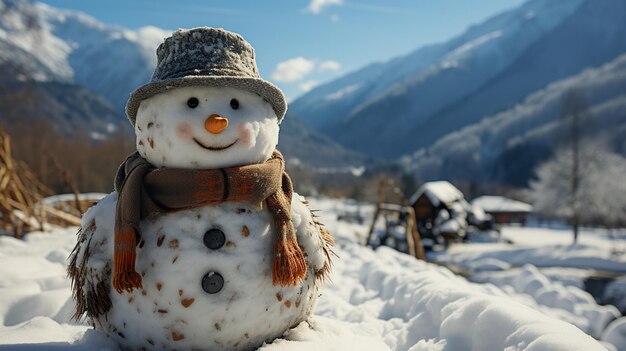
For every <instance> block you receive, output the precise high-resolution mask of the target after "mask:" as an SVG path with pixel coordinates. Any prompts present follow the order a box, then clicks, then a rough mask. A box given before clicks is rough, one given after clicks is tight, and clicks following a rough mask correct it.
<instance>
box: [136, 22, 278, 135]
mask: <svg viewBox="0 0 626 351" xmlns="http://www.w3.org/2000/svg"><path fill="white" fill-rule="evenodd" d="M198 85H202V86H216V87H217V86H220V87H231V88H239V89H244V90H247V91H250V92H252V93H256V94H258V95H260V96H261V97H262V98H263V99H265V100H266V101H267V102H269V103H270V104H271V105H272V107H273V108H274V112H276V116H278V122H280V121H281V120H282V119H283V116H284V115H285V111H286V110H287V101H285V96H284V95H283V92H282V91H281V90H280V89H278V88H277V87H276V86H275V85H274V84H272V83H270V82H268V81H266V80H263V79H262V78H261V76H260V75H259V70H258V69H257V67H256V62H255V61H254V48H252V46H251V45H250V44H249V43H248V42H247V41H245V40H244V39H243V37H242V36H241V35H239V34H237V33H233V32H229V31H226V30H224V29H221V28H209V27H199V28H193V29H189V30H183V29H179V30H177V31H175V32H174V33H173V34H172V36H171V37H169V38H166V39H165V41H164V42H163V43H162V44H161V45H159V48H158V49H157V66H156V68H155V70H154V74H153V75H152V79H150V83H148V84H146V85H144V86H142V87H140V88H139V89H137V90H135V91H134V92H132V93H131V94H130V98H129V99H128V102H127V103H126V115H127V116H128V119H129V120H130V123H132V124H133V125H135V118H136V117H137V109H139V104H140V103H141V101H142V100H145V99H147V98H150V97H152V96H154V95H157V94H160V93H163V92H166V91H168V90H170V89H174V88H178V87H186V86H198Z"/></svg>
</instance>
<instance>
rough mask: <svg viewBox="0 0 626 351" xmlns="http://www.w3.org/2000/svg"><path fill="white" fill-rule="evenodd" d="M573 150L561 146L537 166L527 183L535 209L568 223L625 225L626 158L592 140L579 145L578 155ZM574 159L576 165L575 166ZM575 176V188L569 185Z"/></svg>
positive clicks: (608, 225)
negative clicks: (535, 176) (532, 179)
mask: <svg viewBox="0 0 626 351" xmlns="http://www.w3.org/2000/svg"><path fill="white" fill-rule="evenodd" d="M572 152H573V150H572V149H569V148H561V149H559V150H558V151H557V152H556V153H555V155H554V157H553V158H552V159H550V160H549V161H547V162H545V163H543V164H542V165H540V166H539V167H538V168H537V170H536V175H537V179H536V180H534V181H532V182H531V183H530V188H531V190H530V197H531V199H532V200H533V203H534V205H535V210H536V211H537V212H540V213H543V214H545V215H548V216H554V217H558V218H563V219H567V220H568V221H570V223H572V222H573V221H574V220H576V221H577V222H578V223H579V224H588V225H603V226H607V227H616V226H622V225H625V224H626V181H624V176H625V175H626V158H624V157H622V156H620V155H618V154H615V153H613V152H611V151H609V149H608V148H607V147H605V146H599V145H597V144H593V143H592V142H585V143H582V144H581V145H580V149H579V151H578V157H577V158H575V157H574V156H573V155H572ZM576 159H577V160H578V161H577V162H578V167H574V162H576ZM573 169H576V172H573V171H572V170H573ZM574 177H575V178H576V182H577V183H578V184H577V187H576V188H573V187H572V182H573V181H574ZM576 239H577V238H576V236H575V237H574V241H576Z"/></svg>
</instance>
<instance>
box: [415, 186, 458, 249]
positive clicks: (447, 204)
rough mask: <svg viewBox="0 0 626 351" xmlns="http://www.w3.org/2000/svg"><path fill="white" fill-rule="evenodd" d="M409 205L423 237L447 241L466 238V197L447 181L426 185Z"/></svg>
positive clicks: (418, 191) (416, 193)
mask: <svg viewBox="0 0 626 351" xmlns="http://www.w3.org/2000/svg"><path fill="white" fill-rule="evenodd" d="M409 203H410V204H411V206H412V207H413V209H414V210H415V217H416V218H415V219H416V222H417V224H418V229H419V231H420V233H421V234H422V236H423V237H430V238H435V237H437V236H442V237H444V238H446V239H452V238H459V237H464V236H465V229H466V227H467V221H466V218H467V210H468V208H469V207H470V206H469V204H468V203H467V201H465V197H464V196H463V193H462V192H461V191H460V190H459V189H457V188H456V187H455V186H454V185H452V184H451V183H450V182H447V181H436V182H427V183H424V184H423V185H422V186H421V187H420V188H419V189H418V190H417V191H416V192H415V194H413V196H411V199H410V200H409Z"/></svg>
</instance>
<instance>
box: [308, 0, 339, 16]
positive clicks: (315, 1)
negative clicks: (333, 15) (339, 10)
mask: <svg viewBox="0 0 626 351" xmlns="http://www.w3.org/2000/svg"><path fill="white" fill-rule="evenodd" d="M342 3H343V0H311V2H310V3H309V7H308V8H307V9H308V10H309V12H311V13H314V14H316V15H317V14H318V13H320V12H322V10H323V9H324V8H325V7H328V6H331V5H341V4H342Z"/></svg>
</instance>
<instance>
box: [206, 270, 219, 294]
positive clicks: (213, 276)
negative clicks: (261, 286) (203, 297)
mask: <svg viewBox="0 0 626 351" xmlns="http://www.w3.org/2000/svg"><path fill="white" fill-rule="evenodd" d="M223 287H224V278H223V277H222V275H221V274H219V273H217V272H209V273H207V274H205V275H204V277H203V278H202V289H203V290H204V291H206V292H208V293H209V294H217V293H218V292H220V290H222V288H223Z"/></svg>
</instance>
